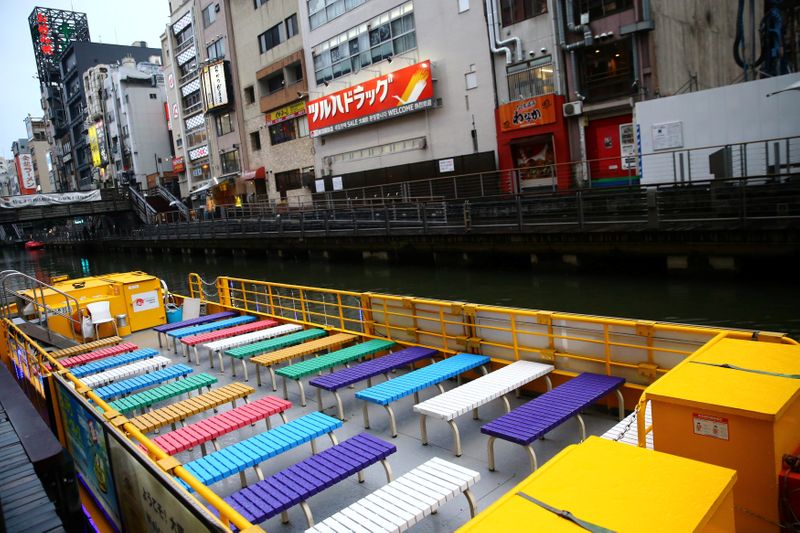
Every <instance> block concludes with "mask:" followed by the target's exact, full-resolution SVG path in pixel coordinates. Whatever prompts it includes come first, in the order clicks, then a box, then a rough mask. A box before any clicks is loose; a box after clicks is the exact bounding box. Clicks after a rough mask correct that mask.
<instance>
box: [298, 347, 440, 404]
mask: <svg viewBox="0 0 800 533" xmlns="http://www.w3.org/2000/svg"><path fill="white" fill-rule="evenodd" d="M434 354H436V350H431V349H430V348H419V347H416V346H415V347H412V348H406V349H405V350H400V351H399V352H394V353H390V354H388V355H384V356H383V357H377V358H375V359H371V360H369V361H366V362H364V363H361V364H360V365H356V366H354V367H352V368H345V369H343V370H339V371H338V372H334V373H332V374H326V375H324V376H320V377H317V378H314V379H312V380H311V381H310V382H309V383H310V384H311V385H313V386H315V387H317V405H318V406H319V410H320V411H322V389H325V390H327V391H330V392H332V393H333V395H334V396H335V397H336V405H337V407H338V409H339V420H344V407H343V406H342V398H341V396H339V392H338V391H339V389H341V388H344V387H348V386H350V385H354V384H356V383H358V382H360V381H364V380H367V386H369V387H371V386H372V378H374V377H375V376H378V375H380V374H387V373H388V372H390V371H392V370H395V369H397V368H400V367H403V366H406V365H411V366H412V368H413V365H414V363H416V362H417V361H421V360H422V359H431V362H433V356H434ZM387 378H388V376H387Z"/></svg>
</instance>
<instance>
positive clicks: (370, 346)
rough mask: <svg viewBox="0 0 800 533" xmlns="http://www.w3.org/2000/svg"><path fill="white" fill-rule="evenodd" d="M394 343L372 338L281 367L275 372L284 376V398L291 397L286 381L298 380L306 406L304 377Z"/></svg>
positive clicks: (386, 347)
mask: <svg viewBox="0 0 800 533" xmlns="http://www.w3.org/2000/svg"><path fill="white" fill-rule="evenodd" d="M394 344H395V343H394V341H387V340H383V339H371V340H368V341H367V342H362V343H360V344H354V345H353V346H348V347H347V348H342V349H341V350H336V351H335V352H330V353H326V354H324V355H320V356H318V357H315V358H312V359H307V360H305V361H301V362H299V363H295V364H293V365H289V366H285V367H283V368H279V369H278V370H276V371H275V373H276V374H278V375H279V376H281V377H282V378H283V398H284V399H286V400H288V399H289V391H288V390H287V386H286V381H287V380H288V379H293V380H295V381H296V382H297V386H298V388H299V389H300V405H302V406H303V407H305V406H306V391H305V389H304V388H303V382H302V381H301V380H302V379H303V378H304V377H306V376H310V375H312V374H316V373H317V372H322V371H323V370H328V369H330V368H333V367H335V366H339V365H346V364H347V363H349V362H351V361H355V360H356V359H361V358H362V357H366V356H368V355H374V354H376V353H378V352H382V351H384V350H388V349H389V348H391V347H392V346H394Z"/></svg>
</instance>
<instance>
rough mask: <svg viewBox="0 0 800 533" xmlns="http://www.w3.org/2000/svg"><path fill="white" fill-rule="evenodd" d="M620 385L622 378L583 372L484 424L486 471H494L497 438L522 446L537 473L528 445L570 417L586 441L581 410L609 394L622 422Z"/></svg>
mask: <svg viewBox="0 0 800 533" xmlns="http://www.w3.org/2000/svg"><path fill="white" fill-rule="evenodd" d="M623 383H625V380H624V379H623V378H617V377H613V376H604V375H601V374H590V373H588V372H587V373H583V374H580V375H579V376H577V377H575V378H573V379H571V380H569V381H567V382H566V383H563V384H562V385H559V386H558V387H556V388H555V389H553V390H551V391H548V392H546V393H544V394H542V395H541V396H539V397H537V398H534V399H533V400H531V401H529V402H528V403H526V404H524V405H521V406H520V407H517V408H516V409H514V410H513V411H511V412H510V413H508V414H505V415H503V416H501V417H499V418H496V419H494V420H492V421H491V422H489V423H488V424H486V425H484V426H483V427H481V433H485V434H487V435H489V444H488V453H489V470H494V441H495V439H498V438H500V439H503V440H507V441H511V442H513V443H515V444H519V445H521V446H524V447H525V449H526V450H527V451H528V454H529V456H530V460H531V469H532V470H536V468H537V464H536V453H535V452H534V451H533V446H532V445H531V443H532V442H533V441H535V440H536V439H538V438H539V437H544V435H545V434H546V433H548V432H549V431H550V430H552V429H554V428H555V427H557V426H559V425H561V424H562V423H563V422H565V421H566V420H568V419H570V418H572V417H573V416H574V417H577V419H578V424H579V425H580V428H581V441H583V440H585V439H586V425H585V424H584V423H583V418H581V414H580V411H581V409H584V408H586V407H588V406H589V405H591V404H592V403H594V402H596V401H597V400H599V399H600V398H602V397H604V396H605V395H607V394H610V393H611V392H616V393H617V399H618V401H619V418H620V420H622V417H623V416H624V414H625V402H624V399H623V398H622V393H621V392H620V390H619V389H620V388H621V387H622V385H623Z"/></svg>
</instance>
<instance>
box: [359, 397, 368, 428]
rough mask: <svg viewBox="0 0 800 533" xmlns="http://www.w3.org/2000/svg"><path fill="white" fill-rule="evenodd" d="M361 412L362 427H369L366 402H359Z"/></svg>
mask: <svg viewBox="0 0 800 533" xmlns="http://www.w3.org/2000/svg"><path fill="white" fill-rule="evenodd" d="M361 412H362V413H363V414H364V429H369V408H368V407H367V402H365V401H362V402H361Z"/></svg>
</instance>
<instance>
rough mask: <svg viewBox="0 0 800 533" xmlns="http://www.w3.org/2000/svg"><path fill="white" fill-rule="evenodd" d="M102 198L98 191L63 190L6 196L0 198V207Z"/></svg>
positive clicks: (80, 201)
mask: <svg viewBox="0 0 800 533" xmlns="http://www.w3.org/2000/svg"><path fill="white" fill-rule="evenodd" d="M99 200H102V197H101V195H100V191H88V192H63V193H57V194H31V195H28V196H6V197H4V198H0V208H4V209H16V208H18V207H31V206H33V207H38V206H43V205H63V204H74V203H83V202H97V201H99Z"/></svg>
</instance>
